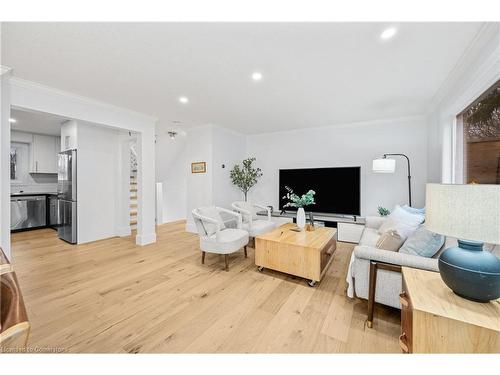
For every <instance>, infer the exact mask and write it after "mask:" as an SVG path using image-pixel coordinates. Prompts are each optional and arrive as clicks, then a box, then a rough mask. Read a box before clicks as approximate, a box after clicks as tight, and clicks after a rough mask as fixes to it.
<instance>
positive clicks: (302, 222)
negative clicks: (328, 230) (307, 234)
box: [297, 207, 306, 230]
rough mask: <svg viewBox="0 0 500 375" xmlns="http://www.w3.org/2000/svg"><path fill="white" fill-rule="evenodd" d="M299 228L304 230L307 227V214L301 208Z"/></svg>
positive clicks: (298, 219) (299, 211)
mask: <svg viewBox="0 0 500 375" xmlns="http://www.w3.org/2000/svg"><path fill="white" fill-rule="evenodd" d="M297 226H298V227H299V228H300V230H304V227H305V226H306V213H305V211H304V208H303V207H299V209H298V210H297Z"/></svg>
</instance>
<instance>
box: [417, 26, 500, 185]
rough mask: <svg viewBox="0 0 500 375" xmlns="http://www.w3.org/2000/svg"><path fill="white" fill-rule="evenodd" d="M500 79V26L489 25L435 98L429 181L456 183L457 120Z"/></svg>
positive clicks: (430, 142) (431, 120) (432, 114)
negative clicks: (455, 123) (455, 140)
mask: <svg viewBox="0 0 500 375" xmlns="http://www.w3.org/2000/svg"><path fill="white" fill-rule="evenodd" d="M499 79H500V23H488V24H486V25H485V26H484V27H483V29H482V30H481V31H480V33H479V34H478V36H477V37H476V39H475V40H474V41H473V43H472V44H471V45H470V46H469V48H468V50H467V51H466V53H465V54H464V55H463V56H462V58H461V59H460V61H459V62H458V64H457V65H456V67H455V69H454V70H453V71H452V72H451V73H450V75H449V76H448V78H447V80H446V82H445V83H444V85H443V86H442V88H441V89H440V91H439V92H438V93H437V95H436V97H435V98H434V107H433V108H432V110H431V112H430V114H429V117H428V127H429V128H428V148H427V153H428V179H429V182H448V183H450V182H455V181H453V169H454V165H455V161H454V148H455V142H454V137H453V136H454V121H455V118H456V116H457V115H458V114H459V113H460V112H462V111H463V110H464V109H465V108H466V107H468V106H469V105H470V104H471V103H472V102H473V101H474V100H476V99H477V98H478V97H479V96H480V95H481V94H482V93H483V92H485V91H486V90H487V89H488V88H489V87H490V86H492V85H493V84H494V83H495V82H496V81H497V80H499Z"/></svg>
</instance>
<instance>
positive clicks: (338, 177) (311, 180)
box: [279, 167, 361, 215]
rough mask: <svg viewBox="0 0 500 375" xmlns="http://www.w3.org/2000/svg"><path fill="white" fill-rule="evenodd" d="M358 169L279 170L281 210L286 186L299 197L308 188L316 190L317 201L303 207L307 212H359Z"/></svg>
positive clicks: (284, 202) (315, 197) (345, 213)
mask: <svg viewBox="0 0 500 375" xmlns="http://www.w3.org/2000/svg"><path fill="white" fill-rule="evenodd" d="M360 171H361V167H342V168H307V169H280V176H279V194H280V196H279V199H280V200H279V202H280V209H283V206H284V205H285V204H286V203H287V199H286V198H285V199H283V197H284V196H285V195H286V193H287V190H286V189H285V186H288V187H289V188H291V189H292V190H293V191H294V193H296V194H297V195H299V196H300V195H302V194H305V193H306V192H307V191H308V190H309V189H311V190H314V191H315V192H316V195H315V196H314V200H315V202H316V204H315V205H312V206H308V207H306V208H305V210H306V211H313V212H318V213H327V214H339V215H360ZM285 210H290V211H293V210H296V208H293V207H287V208H285Z"/></svg>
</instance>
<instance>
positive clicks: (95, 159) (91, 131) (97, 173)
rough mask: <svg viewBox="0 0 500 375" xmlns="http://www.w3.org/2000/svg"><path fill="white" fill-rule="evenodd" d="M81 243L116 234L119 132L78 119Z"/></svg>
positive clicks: (78, 194) (78, 192)
mask: <svg viewBox="0 0 500 375" xmlns="http://www.w3.org/2000/svg"><path fill="white" fill-rule="evenodd" d="M77 129H78V130H77V133H78V148H77V163H78V164H77V173H78V177H77V178H78V185H77V206H78V243H85V242H89V241H96V240H100V239H103V238H109V237H113V236H115V235H116V228H117V226H118V225H117V223H116V210H117V209H118V202H117V191H118V174H117V173H118V168H119V162H120V154H119V132H118V131H117V130H115V129H108V128H105V127H102V126H98V125H92V124H89V123H84V122H78V125H77Z"/></svg>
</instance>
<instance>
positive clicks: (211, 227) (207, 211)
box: [198, 207, 226, 236]
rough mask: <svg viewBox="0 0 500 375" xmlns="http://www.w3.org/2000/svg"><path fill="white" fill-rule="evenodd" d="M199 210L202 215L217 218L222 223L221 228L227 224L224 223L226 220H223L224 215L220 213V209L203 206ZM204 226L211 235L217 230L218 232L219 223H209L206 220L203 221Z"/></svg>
mask: <svg viewBox="0 0 500 375" xmlns="http://www.w3.org/2000/svg"><path fill="white" fill-rule="evenodd" d="M198 212H199V213H200V215H202V216H206V217H209V218H210V219H214V220H217V221H218V222H219V225H220V229H224V228H225V227H226V226H225V225H224V221H223V220H222V217H221V216H220V214H219V211H218V210H217V208H215V207H201V208H199V209H198ZM203 227H204V228H205V232H207V235H209V236H211V235H212V234H214V233H215V232H217V225H215V224H213V223H208V222H206V221H204V222H203Z"/></svg>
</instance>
